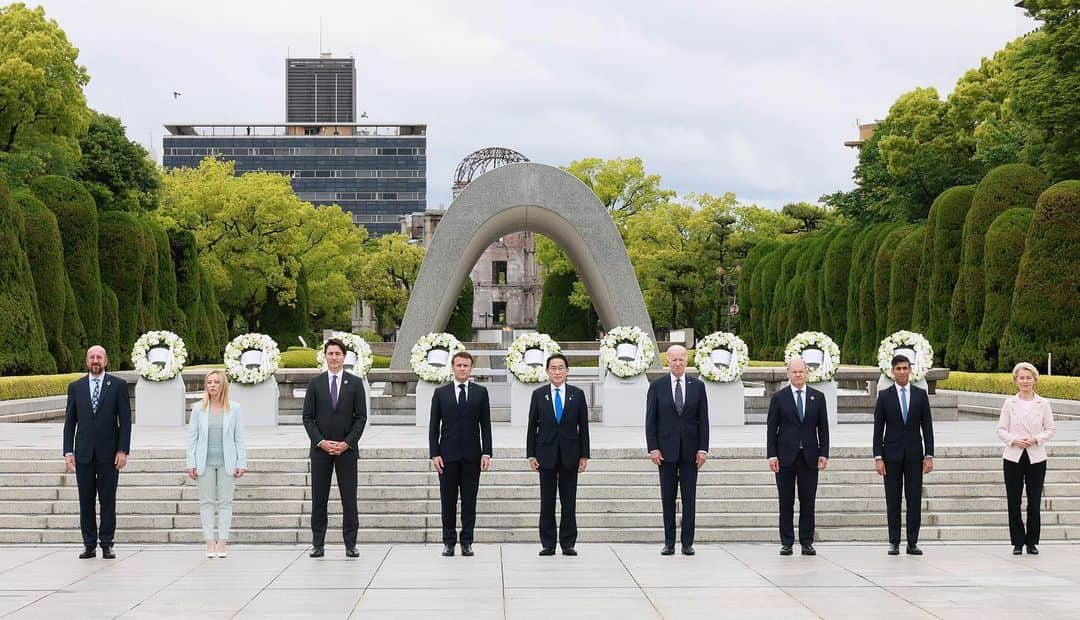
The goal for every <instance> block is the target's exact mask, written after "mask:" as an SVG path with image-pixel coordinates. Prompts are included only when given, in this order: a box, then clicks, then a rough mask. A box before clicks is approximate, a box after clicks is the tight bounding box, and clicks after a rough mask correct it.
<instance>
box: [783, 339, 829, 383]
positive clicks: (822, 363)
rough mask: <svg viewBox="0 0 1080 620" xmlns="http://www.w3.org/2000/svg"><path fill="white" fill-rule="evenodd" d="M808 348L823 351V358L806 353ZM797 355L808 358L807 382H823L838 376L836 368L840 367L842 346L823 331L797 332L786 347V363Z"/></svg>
mask: <svg viewBox="0 0 1080 620" xmlns="http://www.w3.org/2000/svg"><path fill="white" fill-rule="evenodd" d="M806 349H816V350H818V351H820V352H821V359H820V360H817V359H814V358H813V357H814V356H807V355H804V353H803V351H805V350H806ZM796 357H801V358H803V359H804V360H807V357H811V359H808V360H807V368H806V382H807V383H821V382H823V381H832V380H833V377H835V376H836V370H837V369H838V368H840V347H838V346H836V343H835V342H833V340H832V338H829V337H828V336H826V335H825V334H823V333H821V332H802V333H800V334H796V335H795V337H794V338H792V339H791V342H789V343H787V346H786V347H785V348H784V363H785V364H786V363H788V362H790V361H791V360H793V359H795V358H796Z"/></svg>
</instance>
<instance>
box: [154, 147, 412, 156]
mask: <svg viewBox="0 0 1080 620" xmlns="http://www.w3.org/2000/svg"><path fill="white" fill-rule="evenodd" d="M426 150H427V149H425V148H423V147H411V148H406V147H396V148H394V147H322V146H320V147H315V146H293V147H273V148H251V147H241V148H217V147H198V146H196V147H177V146H174V147H169V148H166V149H165V155H176V156H206V155H223V156H228V157H262V156H266V155H275V156H292V157H308V156H317V157H327V156H349V157H378V156H385V155H394V156H402V155H407V156H417V155H424V154H425V152H426Z"/></svg>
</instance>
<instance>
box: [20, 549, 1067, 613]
mask: <svg viewBox="0 0 1080 620" xmlns="http://www.w3.org/2000/svg"><path fill="white" fill-rule="evenodd" d="M659 547H660V546H659V545H658V544H657V545H634V544H583V545H579V547H578V549H579V551H580V552H581V555H580V556H578V557H575V558H569V557H563V556H555V557H551V558H540V557H537V555H536V552H537V550H538V548H539V547H538V545H531V544H502V545H494V544H483V543H482V542H481V543H478V544H477V545H476V557H473V558H463V557H460V556H458V557H454V558H444V557H441V556H440V555H439V551H440V548H439V547H438V546H435V545H407V544H406V545H393V546H389V545H361V547H360V552H361V557H360V558H359V559H356V560H349V559H346V558H345V556H344V553H343V550H342V549H341V548H340V547H332V546H328V547H327V557H326V558H322V559H319V560H312V559H310V558H308V557H307V550H306V549H305V548H302V547H299V546H292V545H289V546H285V545H279V546H267V545H259V546H245V545H236V546H234V547H233V548H232V549H231V550H230V557H229V558H227V559H213V560H209V559H206V558H205V557H204V553H203V551H202V547H201V546H186V545H169V546H134V545H130V546H118V547H117V549H116V551H117V555H118V558H117V559H116V560H112V561H110V560H104V559H101V558H100V557H99V558H97V559H94V560H79V559H78V558H77V557H76V555H77V553H78V551H79V548H78V546H77V545H74V546H63V547H60V546H39V547H14V546H0V614H2V615H3V617H4V618H8V617H11V618H64V617H74V618H118V617H123V618H137V617H142V618H160V617H185V618H190V617H196V616H198V617H204V618H207V617H220V618H233V617H243V618H249V617H250V618H264V617H288V618H309V617H337V618H346V617H359V618H363V617H367V618H427V619H430V618H432V617H438V618H469V619H481V618H558V617H560V616H566V617H572V618H620V619H621V620H632V619H637V618H727V617H730V618H739V619H740V620H743V619H749V618H785V619H790V618H860V619H865V618H868V617H873V618H978V619H979V620H990V619H992V618H1012V617H1018V616H1032V615H1036V616H1038V617H1039V618H1040V619H1041V620H1049V619H1052V618H1076V617H1077V614H1078V610H1080V587H1078V586H1080V561H1077V556H1076V552H1077V551H1080V546H1078V545H1076V544H1075V543H1072V544H1070V543H1051V544H1046V545H1043V546H1041V550H1042V554H1041V555H1040V556H1038V557H1034V556H1028V555H1023V556H1018V557H1016V556H1013V555H1011V547H1009V545H1007V544H1000V543H999V544H993V545H975V544H926V545H923V547H924V550H925V551H926V555H925V556H923V557H921V558H917V557H912V556H906V555H901V556H899V557H890V556H887V555H886V553H885V551H886V549H885V546H884V545H863V544H860V545H846V544H822V545H819V546H818V556H817V557H801V556H799V555H796V556H793V557H788V558H783V557H779V556H778V555H777V550H778V547H777V546H776V545H772V544H720V545H698V546H697V551H698V554H697V555H696V556H695V557H692V558H688V557H682V556H679V555H677V556H674V557H660V555H659V553H658V552H659Z"/></svg>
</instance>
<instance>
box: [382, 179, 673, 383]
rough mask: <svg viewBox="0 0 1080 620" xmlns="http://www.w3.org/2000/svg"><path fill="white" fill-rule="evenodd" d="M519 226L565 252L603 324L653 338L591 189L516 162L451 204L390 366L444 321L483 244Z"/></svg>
mask: <svg viewBox="0 0 1080 620" xmlns="http://www.w3.org/2000/svg"><path fill="white" fill-rule="evenodd" d="M518 231H529V232H536V233H540V234H542V235H546V236H547V237H550V238H551V239H552V240H553V241H555V242H556V243H558V244H559V246H560V247H562V248H563V249H564V250H565V251H566V253H567V255H568V256H569V257H570V260H571V262H572V263H573V264H574V267H575V269H576V270H577V273H578V276H579V277H580V278H581V280H582V282H583V283H584V284H585V287H586V289H588V291H589V297H590V298H591V299H592V301H593V304H594V305H595V307H596V312H597V314H599V316H600V321H601V322H602V323H604V325H610V326H615V325H636V326H638V327H641V328H642V329H644V330H647V331H648V333H649V334H650V335H652V337H653V339H654V340H655V334H653V330H652V322H651V321H650V319H649V313H648V312H647V311H646V309H645V300H644V299H643V298H642V296H641V288H640V287H639V286H638V281H637V277H636V276H635V275H634V270H633V268H632V267H631V266H630V259H629V257H628V256H627V254H626V247H625V246H624V245H623V242H622V238H621V237H620V236H619V233H618V231H617V230H616V229H615V223H614V222H613V221H612V220H611V216H610V215H609V214H608V212H607V210H606V209H605V208H604V206H603V205H602V204H601V203H600V201H599V200H598V199H597V198H596V195H595V194H594V193H593V192H592V190H590V189H589V188H588V187H586V186H585V185H584V184H583V183H582V182H581V181H579V180H578V179H577V178H575V177H574V176H572V175H570V174H568V173H566V172H564V171H562V170H559V169H558V168H555V167H552V166H545V165H543V164H535V163H520V164H511V165H507V166H502V167H500V168H496V169H495V170H492V171H491V172H488V173H487V174H484V175H483V176H481V177H480V178H478V179H476V180H474V181H473V182H472V183H470V184H469V186H468V187H467V188H466V189H465V191H463V192H462V193H461V195H459V196H458V197H457V198H456V199H455V200H454V202H453V203H452V204H451V205H450V208H449V209H448V210H447V213H446V216H445V217H443V219H442V221H441V222H440V223H439V227H438V228H437V229H435V235H434V237H433V238H432V241H431V247H430V248H428V251H427V256H425V257H424V264H423V266H422V267H421V268H420V275H419V276H418V277H417V280H416V286H415V287H414V288H413V290H412V293H411V295H410V297H409V305H408V307H407V308H406V310H405V318H404V320H403V321H402V324H401V330H400V331H399V332H398V338H397V346H395V347H394V355H393V358H392V360H391V363H390V366H391V368H394V369H401V370H407V369H409V350H410V349H411V348H412V346H413V344H414V343H415V342H416V340H417V339H418V338H419V337H420V336H423V335H424V334H426V333H428V332H432V331H439V330H442V329H443V327H444V326H445V325H446V322H447V320H448V319H449V318H450V312H451V311H452V310H453V307H454V303H455V302H456V301H457V297H458V293H459V292H460V291H461V286H462V284H463V283H464V282H465V278H466V277H468V275H469V272H470V271H471V270H472V268H473V265H475V264H476V261H477V259H478V258H479V257H480V255H481V254H482V253H483V252H484V249H485V248H487V246H488V245H490V244H491V242H493V241H495V240H496V239H498V238H499V237H501V236H502V235H505V234H508V233H512V232H518Z"/></svg>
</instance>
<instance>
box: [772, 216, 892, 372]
mask: <svg viewBox="0 0 1080 620" xmlns="http://www.w3.org/2000/svg"><path fill="white" fill-rule="evenodd" d="M884 226H885V225H884V224H876V225H874V226H869V227H867V228H864V229H862V230H861V231H859V233H858V234H857V235H856V236H855V239H854V240H853V241H852V251H851V260H850V266H851V268H850V271H849V272H848V275H847V277H848V285H847V308H846V310H847V320H846V323H847V327H846V329H845V330H844V340H843V341H840V340H836V339H833V340H834V341H835V342H837V343H838V344H839V345H840V359H841V360H848V362H855V361H856V360H857V359H858V357H859V347H860V346H861V343H862V328H861V327H860V325H859V317H860V316H861V313H862V281H863V276H865V275H866V273H867V271H869V272H871V273H873V258H872V257H873V256H874V254H875V253H876V252H877V243H876V241H877V236H878V234H880V232H881V230H882V228H883V227H884ZM867 267H870V268H869V269H867ZM773 357H778V356H773Z"/></svg>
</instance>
